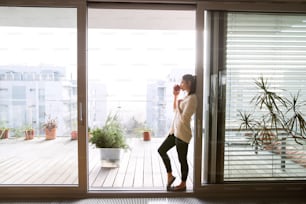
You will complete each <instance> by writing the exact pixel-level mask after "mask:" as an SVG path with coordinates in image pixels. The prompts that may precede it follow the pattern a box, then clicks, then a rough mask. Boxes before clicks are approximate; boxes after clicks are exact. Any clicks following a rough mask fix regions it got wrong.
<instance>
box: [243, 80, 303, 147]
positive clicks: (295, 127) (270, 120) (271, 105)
mask: <svg viewBox="0 0 306 204" xmlns="http://www.w3.org/2000/svg"><path fill="white" fill-rule="evenodd" d="M255 85H256V87H257V88H258V90H259V92H258V94H257V95H256V96H254V97H253V98H252V100H251V103H252V104H254V106H255V108H254V112H255V113H257V117H256V116H254V114H252V113H247V112H242V111H239V114H240V120H241V123H240V128H239V129H240V131H241V130H244V131H250V132H251V133H252V134H251V138H252V140H253V144H255V145H259V146H264V145H266V144H272V143H274V142H277V141H280V138H279V135H282V138H281V139H284V135H286V136H287V137H288V136H289V137H292V138H293V139H294V140H295V141H296V143H298V144H302V143H301V140H304V139H306V135H305V133H306V121H305V119H304V116H303V113H302V112H301V107H303V106H305V105H306V103H305V101H301V99H300V92H299V91H298V92H297V94H296V95H292V94H290V98H289V99H288V98H287V97H286V96H284V95H280V94H279V93H277V92H275V91H272V90H271V88H270V86H269V83H268V80H267V79H264V77H260V78H259V79H258V80H256V81H255ZM284 91H285V90H284ZM258 113H261V116H260V117H258ZM281 133H282V134H281Z"/></svg>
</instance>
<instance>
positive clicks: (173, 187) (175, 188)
mask: <svg viewBox="0 0 306 204" xmlns="http://www.w3.org/2000/svg"><path fill="white" fill-rule="evenodd" d="M169 191H173V192H182V191H186V186H185V187H179V186H172V187H170V188H169Z"/></svg>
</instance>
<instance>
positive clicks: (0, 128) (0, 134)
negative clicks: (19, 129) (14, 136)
mask: <svg viewBox="0 0 306 204" xmlns="http://www.w3.org/2000/svg"><path fill="white" fill-rule="evenodd" d="M9 130H10V129H9V128H8V127H7V125H6V123H5V122H3V121H2V122H1V123H0V139H7V138H8V136H9Z"/></svg>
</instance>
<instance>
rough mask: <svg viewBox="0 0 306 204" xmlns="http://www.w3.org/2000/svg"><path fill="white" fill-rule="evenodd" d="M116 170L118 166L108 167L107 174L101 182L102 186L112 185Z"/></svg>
mask: <svg viewBox="0 0 306 204" xmlns="http://www.w3.org/2000/svg"><path fill="white" fill-rule="evenodd" d="M118 170H119V168H111V169H109V172H108V176H107V177H106V178H105V181H104V183H103V187H105V188H111V187H113V185H114V182H115V179H116V176H117V174H118Z"/></svg>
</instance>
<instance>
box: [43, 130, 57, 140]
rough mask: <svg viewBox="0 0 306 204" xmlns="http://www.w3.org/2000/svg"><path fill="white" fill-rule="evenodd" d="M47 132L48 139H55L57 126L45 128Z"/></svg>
mask: <svg viewBox="0 0 306 204" xmlns="http://www.w3.org/2000/svg"><path fill="white" fill-rule="evenodd" d="M45 132H46V140H54V139H55V138H56V128H52V129H50V130H49V129H48V128H46V129H45Z"/></svg>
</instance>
